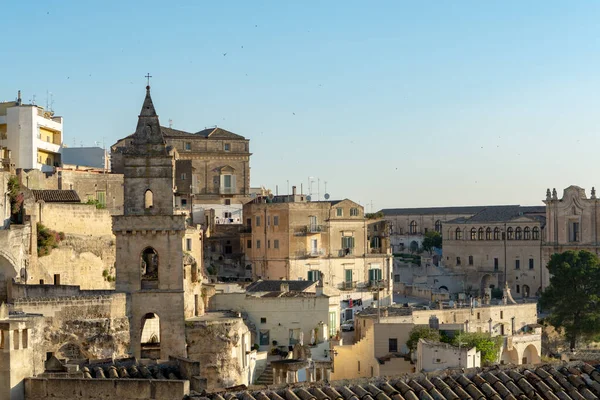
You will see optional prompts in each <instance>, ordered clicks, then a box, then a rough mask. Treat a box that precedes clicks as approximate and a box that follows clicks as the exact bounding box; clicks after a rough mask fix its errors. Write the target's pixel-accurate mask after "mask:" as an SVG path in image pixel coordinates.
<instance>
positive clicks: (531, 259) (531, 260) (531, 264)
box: [529, 258, 534, 269]
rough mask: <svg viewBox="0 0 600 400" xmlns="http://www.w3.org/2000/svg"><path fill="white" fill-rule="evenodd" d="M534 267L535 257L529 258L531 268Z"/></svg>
mask: <svg viewBox="0 0 600 400" xmlns="http://www.w3.org/2000/svg"><path fill="white" fill-rule="evenodd" d="M533 268H534V264H533V258H530V259H529V269H533Z"/></svg>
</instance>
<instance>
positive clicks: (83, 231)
mask: <svg viewBox="0 0 600 400" xmlns="http://www.w3.org/2000/svg"><path fill="white" fill-rule="evenodd" d="M39 222H41V223H42V224H44V225H45V226H47V227H48V228H50V229H53V230H55V231H57V232H64V233H65V234H74V235H88V236H109V235H112V219H111V215H110V212H109V211H108V210H106V209H97V208H96V206H94V205H90V204H82V203H73V204H67V203H43V202H42V203H39Z"/></svg>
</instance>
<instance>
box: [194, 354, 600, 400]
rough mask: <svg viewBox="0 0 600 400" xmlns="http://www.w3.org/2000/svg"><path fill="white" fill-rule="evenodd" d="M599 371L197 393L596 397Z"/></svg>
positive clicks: (540, 370)
mask: <svg viewBox="0 0 600 400" xmlns="http://www.w3.org/2000/svg"><path fill="white" fill-rule="evenodd" d="M598 396H600V372H599V370H598V369H597V368H594V367H592V366H590V365H589V364H582V363H570V364H565V365H549V364H547V365H541V366H537V367H536V366H521V367H514V366H513V367H504V366H498V367H493V368H489V369H486V370H482V369H472V370H467V371H465V372H458V371H456V370H446V371H437V372H432V373H427V374H413V375H411V376H405V377H396V378H391V379H389V380H388V379H384V378H371V379H362V380H353V381H339V382H332V383H331V385H329V384H325V383H314V384H307V383H299V384H294V385H292V386H288V387H282V388H273V389H263V390H244V391H226V392H220V393H209V394H204V395H192V396H190V399H210V400H483V399H491V400H527V399H533V400H595V399H598Z"/></svg>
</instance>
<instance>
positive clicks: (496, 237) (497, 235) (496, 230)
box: [494, 228, 500, 240]
mask: <svg viewBox="0 0 600 400" xmlns="http://www.w3.org/2000/svg"><path fill="white" fill-rule="evenodd" d="M494 240H500V228H494Z"/></svg>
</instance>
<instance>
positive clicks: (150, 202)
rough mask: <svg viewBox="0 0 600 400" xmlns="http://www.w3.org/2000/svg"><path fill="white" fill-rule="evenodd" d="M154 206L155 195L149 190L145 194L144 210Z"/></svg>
mask: <svg viewBox="0 0 600 400" xmlns="http://www.w3.org/2000/svg"><path fill="white" fill-rule="evenodd" d="M152 206H154V195H153V194H152V190H150V189H148V190H146V193H144V208H145V209H149V208H152Z"/></svg>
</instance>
